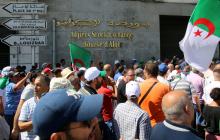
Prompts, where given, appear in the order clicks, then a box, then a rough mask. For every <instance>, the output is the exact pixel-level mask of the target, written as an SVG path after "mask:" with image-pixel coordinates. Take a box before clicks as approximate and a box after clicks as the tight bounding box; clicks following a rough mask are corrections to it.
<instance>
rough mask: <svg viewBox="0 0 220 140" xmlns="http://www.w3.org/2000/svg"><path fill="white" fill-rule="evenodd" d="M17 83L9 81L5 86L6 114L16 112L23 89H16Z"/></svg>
mask: <svg viewBox="0 0 220 140" xmlns="http://www.w3.org/2000/svg"><path fill="white" fill-rule="evenodd" d="M14 87H15V84H14V83H9V84H8V85H7V86H6V88H5V114H6V115H13V114H15V112H16V110H17V107H18V103H19V101H20V97H21V92H22V90H23V89H19V90H17V91H14V90H13V89H14Z"/></svg>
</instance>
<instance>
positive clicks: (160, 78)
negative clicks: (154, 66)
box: [157, 63, 170, 86]
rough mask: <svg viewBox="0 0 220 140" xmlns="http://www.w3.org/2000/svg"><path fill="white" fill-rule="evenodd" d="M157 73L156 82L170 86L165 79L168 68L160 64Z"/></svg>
mask: <svg viewBox="0 0 220 140" xmlns="http://www.w3.org/2000/svg"><path fill="white" fill-rule="evenodd" d="M158 68H159V73H158V76H157V80H158V81H159V82H161V83H164V84H166V85H168V86H170V83H169V82H168V80H166V79H167V71H168V66H167V65H166V64H165V63H161V64H160V65H159V66H158Z"/></svg>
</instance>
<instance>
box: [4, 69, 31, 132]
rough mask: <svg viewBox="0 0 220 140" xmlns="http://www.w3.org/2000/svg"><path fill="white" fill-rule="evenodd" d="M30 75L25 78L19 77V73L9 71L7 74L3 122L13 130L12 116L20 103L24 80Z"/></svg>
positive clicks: (28, 74)
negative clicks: (7, 82) (7, 81)
mask: <svg viewBox="0 0 220 140" xmlns="http://www.w3.org/2000/svg"><path fill="white" fill-rule="evenodd" d="M30 75H31V73H27V75H26V76H25V77H21V76H20V74H19V72H13V71H11V72H10V73H9V84H8V85H7V86H6V88H5V108H4V110H5V120H6V121H7V123H8V124H9V126H10V130H12V128H13V119H14V115H15V112H16V109H17V106H18V103H19V101H20V97H21V93H22V91H23V89H24V84H25V82H26V80H27V79H28V78H29V77H30Z"/></svg>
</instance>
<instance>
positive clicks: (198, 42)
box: [180, 23, 220, 71]
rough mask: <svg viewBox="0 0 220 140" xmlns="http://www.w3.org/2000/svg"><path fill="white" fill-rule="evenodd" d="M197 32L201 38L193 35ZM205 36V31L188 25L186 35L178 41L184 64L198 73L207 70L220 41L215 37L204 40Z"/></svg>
mask: <svg viewBox="0 0 220 140" xmlns="http://www.w3.org/2000/svg"><path fill="white" fill-rule="evenodd" d="M197 31H199V32H201V37H200V36H199V35H197V36H196V35H195V32H197ZM207 34H208V32H206V31H205V30H203V29H201V28H199V27H197V26H193V25H192V24H191V23H188V26H187V31H186V34H185V36H184V38H183V40H182V41H180V48H181V50H182V51H183V53H184V57H185V60H186V62H187V63H189V64H190V65H191V66H193V67H195V68H197V69H198V70H200V71H205V70H207V69H208V67H209V65H210V63H211V61H212V58H213V56H214V53H215V50H216V47H217V45H218V42H219V40H220V39H219V38H218V37H217V36H215V35H211V36H210V37H208V38H206V39H205V37H206V35H207Z"/></svg>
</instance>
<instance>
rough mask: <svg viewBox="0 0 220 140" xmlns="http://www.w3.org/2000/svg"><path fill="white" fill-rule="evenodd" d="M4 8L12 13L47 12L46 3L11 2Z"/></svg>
mask: <svg viewBox="0 0 220 140" xmlns="http://www.w3.org/2000/svg"><path fill="white" fill-rule="evenodd" d="M3 9H4V10H5V11H7V12H9V13H11V14H46V12H47V5H45V4H44V3H9V4H7V5H6V6H4V7H3Z"/></svg>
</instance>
